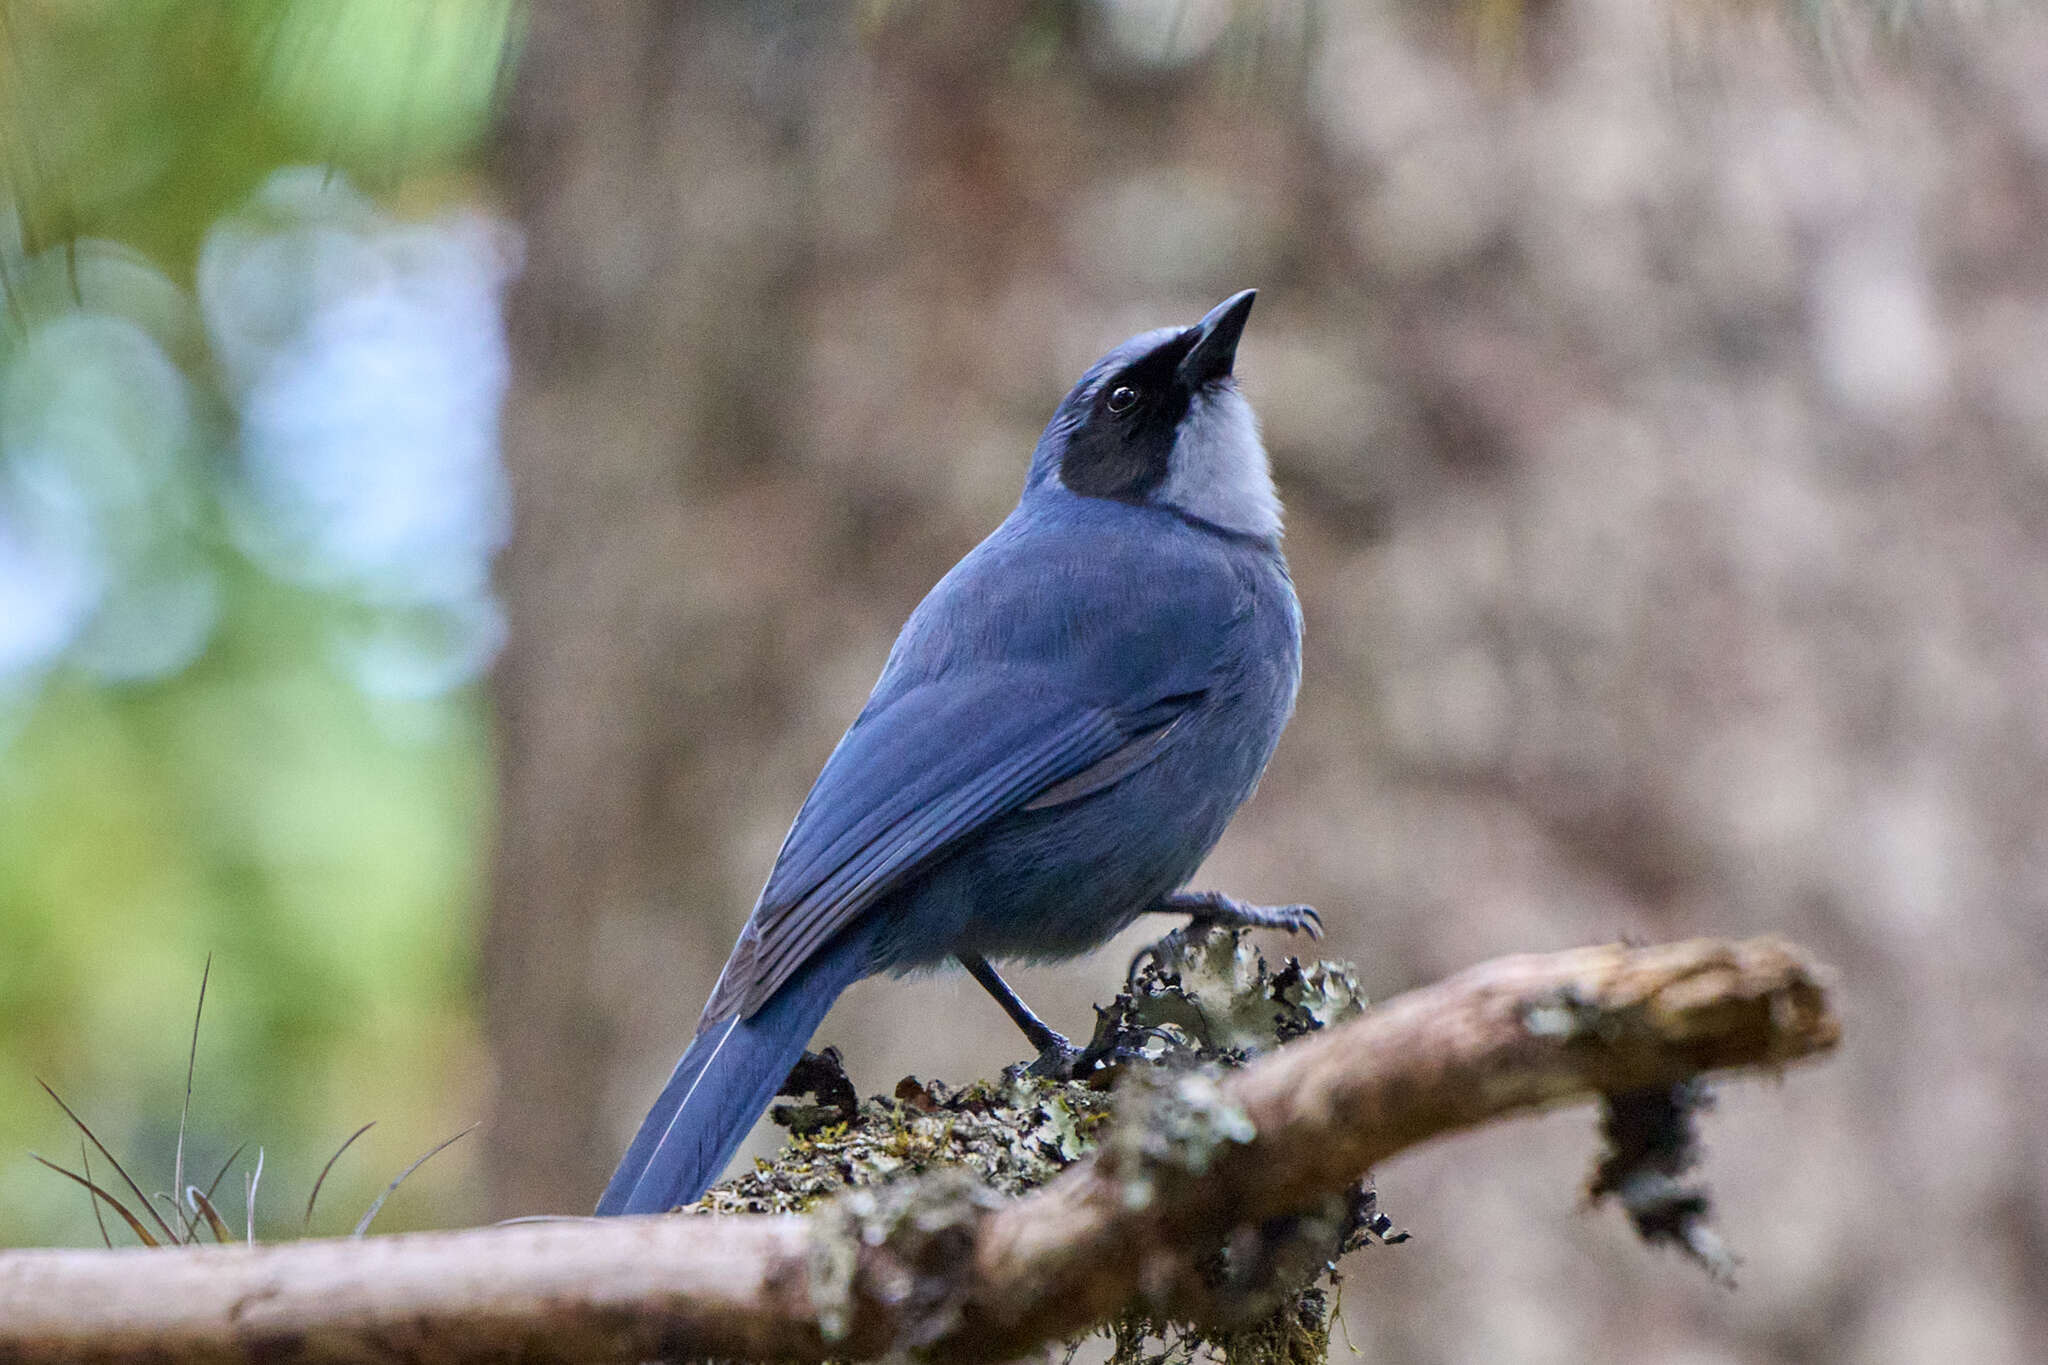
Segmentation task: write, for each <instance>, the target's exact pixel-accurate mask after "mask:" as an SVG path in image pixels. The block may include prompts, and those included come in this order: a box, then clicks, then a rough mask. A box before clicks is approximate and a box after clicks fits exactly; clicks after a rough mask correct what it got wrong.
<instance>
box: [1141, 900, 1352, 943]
mask: <svg viewBox="0 0 2048 1365" xmlns="http://www.w3.org/2000/svg"><path fill="white" fill-rule="evenodd" d="M1166 908H1167V909H1169V910H1178V911H1181V912H1183V913H1185V914H1186V915H1187V917H1188V927H1189V928H1191V929H1192V928H1195V927H1197V926H1200V927H1203V928H1207V927H1211V926H1213V927H1216V928H1221V929H1284V930H1286V931H1287V932H1288V933H1290V934H1300V933H1306V934H1307V935H1308V936H1309V937H1310V938H1321V937H1322V936H1323V917H1322V916H1321V915H1319V914H1317V913H1316V910H1315V907H1314V906H1312V905H1247V904H1245V903H1244V902H1243V901H1241V900H1236V899H1233V898H1232V897H1230V896H1226V895H1224V894H1223V893H1222V892H1220V891H1204V892H1198V893H1196V894H1193V895H1184V896H1175V897H1173V898H1172V899H1170V900H1169V901H1168V902H1167V904H1166Z"/></svg>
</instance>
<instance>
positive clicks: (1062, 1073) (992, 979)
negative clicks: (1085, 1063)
mask: <svg viewBox="0 0 2048 1365" xmlns="http://www.w3.org/2000/svg"><path fill="white" fill-rule="evenodd" d="M960 965H961V966H963V967H965V968H966V969H967V974H968V975H969V976H971V977H973V978H974V979H975V980H976V981H979V982H980V983H981V988H982V989H983V990H985V991H987V992H988V993H989V994H990V995H992V996H994V997H995V1000H996V1003H997V1004H998V1005H1001V1006H1002V1007H1003V1013H1005V1014H1007V1015H1009V1016H1010V1019H1011V1021H1012V1022H1014V1023H1015V1024H1016V1025H1017V1027H1018V1028H1020V1029H1022V1030H1023V1031H1024V1037H1025V1038H1026V1040H1028V1041H1029V1042H1030V1044H1031V1046H1033V1047H1035V1048H1037V1049H1038V1060H1037V1061H1035V1062H1033V1063H1032V1064H1031V1071H1032V1074H1034V1075H1039V1076H1054V1077H1066V1076H1069V1075H1071V1074H1072V1073H1073V1069H1074V1063H1075V1062H1076V1061H1077V1060H1079V1058H1080V1056H1081V1049H1080V1048H1077V1047H1075V1046H1074V1045H1073V1044H1072V1043H1070V1042H1068V1041H1067V1040H1066V1037H1065V1036H1064V1035H1062V1034H1061V1033H1060V1032H1059V1031H1058V1030H1056V1029H1054V1028H1053V1027H1052V1026H1051V1025H1050V1024H1048V1023H1046V1022H1045V1021H1044V1020H1043V1019H1040V1018H1039V1017H1038V1016H1037V1015H1035V1014H1033V1013H1032V1012H1031V1007H1030V1006H1029V1005H1027V1004H1025V1003H1024V1002H1023V1001H1022V1000H1020V999H1018V997H1017V992H1015V991H1013V990H1011V989H1010V986H1009V983H1008V982H1006V981H1004V980H1003V979H1002V978H1001V977H1000V976H997V975H996V969H995V968H993V967H991V966H989V965H988V959H987V958H985V957H970V956H967V955H965V954H963V955H962V956H961V958H960Z"/></svg>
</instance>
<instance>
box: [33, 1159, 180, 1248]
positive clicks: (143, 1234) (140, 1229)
mask: <svg viewBox="0 0 2048 1365" xmlns="http://www.w3.org/2000/svg"><path fill="white" fill-rule="evenodd" d="M28 1155H29V1159H30V1160H31V1161H40V1162H42V1163H43V1165H45V1166H48V1167H49V1168H50V1169H51V1170H53V1171H55V1172H56V1173H57V1174H58V1175H61V1176H63V1177H64V1178H65V1179H66V1180H75V1181H77V1182H78V1183H79V1184H81V1185H83V1186H85V1188H86V1189H88V1190H90V1191H91V1192H92V1194H93V1196H94V1197H95V1198H97V1199H104V1200H106V1201H107V1202H108V1203H109V1204H112V1205H113V1206H114V1212H115V1213H118V1214H120V1215H121V1218H122V1221H124V1222H125V1223H127V1224H128V1227H129V1229H130V1230H131V1231H133V1232H134V1233H135V1235H136V1236H137V1237H139V1238H141V1239H142V1244H143V1245H144V1246H151V1247H154V1246H162V1245H163V1243H162V1242H159V1241H157V1239H156V1238H154V1237H152V1236H150V1235H149V1229H148V1228H146V1227H144V1226H142V1220H141V1219H140V1218H137V1217H136V1216H135V1215H134V1214H132V1213H130V1212H128V1206H127V1205H126V1204H123V1203H122V1202H121V1201H120V1200H118V1199H116V1198H114V1196H113V1195H111V1194H108V1193H107V1192H106V1191H105V1190H103V1189H101V1188H100V1187H99V1186H98V1185H95V1184H94V1183H93V1182H92V1181H90V1180H87V1179H86V1178H85V1177H84V1176H82V1175H80V1174H79V1173H78V1172H76V1171H73V1170H67V1169H65V1168H64V1167H62V1166H59V1165H58V1164H57V1163H56V1162H54V1161H52V1160H50V1159H49V1158H48V1157H44V1156H37V1155H36V1154H35V1153H34V1152H30V1153H29V1154H28ZM152 1212H154V1210H152ZM173 1240H174V1241H175V1240H176V1239H175V1238H174V1239H173Z"/></svg>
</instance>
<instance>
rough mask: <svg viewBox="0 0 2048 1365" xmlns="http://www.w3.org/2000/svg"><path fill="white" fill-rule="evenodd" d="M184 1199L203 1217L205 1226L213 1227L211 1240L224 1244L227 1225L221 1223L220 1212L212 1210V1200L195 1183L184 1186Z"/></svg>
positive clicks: (226, 1237) (226, 1236)
mask: <svg viewBox="0 0 2048 1365" xmlns="http://www.w3.org/2000/svg"><path fill="white" fill-rule="evenodd" d="M185 1200H186V1202H187V1203H189V1204H191V1205H192V1207H193V1208H195V1209H197V1210H199V1212H200V1214H201V1215H202V1216H204V1217H205V1219H206V1226H207V1227H209V1228H211V1229H213V1240H214V1241H216V1242H219V1243H221V1244H222V1245H223V1246H225V1245H226V1244H227V1240H228V1225H227V1224H226V1223H223V1222H222V1221H221V1217H220V1214H218V1213H216V1212H215V1211H214V1207H213V1201H212V1200H211V1199H208V1198H207V1197H206V1195H205V1193H204V1192H203V1191H202V1190H201V1189H200V1188H199V1187H198V1186H197V1185H187V1186H186V1187H185Z"/></svg>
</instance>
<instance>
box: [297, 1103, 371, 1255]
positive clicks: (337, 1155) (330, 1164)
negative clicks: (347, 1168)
mask: <svg viewBox="0 0 2048 1365" xmlns="http://www.w3.org/2000/svg"><path fill="white" fill-rule="evenodd" d="M376 1126H377V1120H375V1119H371V1120H370V1121H369V1122H368V1123H366V1124H364V1125H363V1126H362V1127H360V1128H358V1129H356V1130H355V1131H354V1132H353V1133H350V1134H349V1135H348V1138H347V1140H346V1141H344V1142H343V1143H342V1144H341V1146H339V1147H336V1148H335V1149H334V1155H333V1156H331V1157H328V1158H327V1164H326V1165H325V1166H322V1167H321V1168H320V1178H319V1179H318V1180H315V1181H314V1182H313V1192H312V1193H311V1194H309V1195H307V1196H306V1221H305V1223H304V1224H303V1225H302V1226H303V1228H304V1230H305V1231H307V1232H311V1231H312V1230H313V1201H314V1200H316V1199H318V1198H319V1197H320V1187H321V1186H322V1185H325V1184H326V1183H327V1173H328V1172H329V1171H331V1170H333V1169H334V1163H335V1162H337V1161H339V1160H341V1154H342V1153H343V1152H345V1151H347V1150H348V1149H349V1148H351V1147H353V1146H355V1142H356V1139H357V1138H359V1137H361V1136H362V1135H363V1134H365V1133H367V1132H369V1131H370V1130H371V1129H372V1128H375V1127H376Z"/></svg>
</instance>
